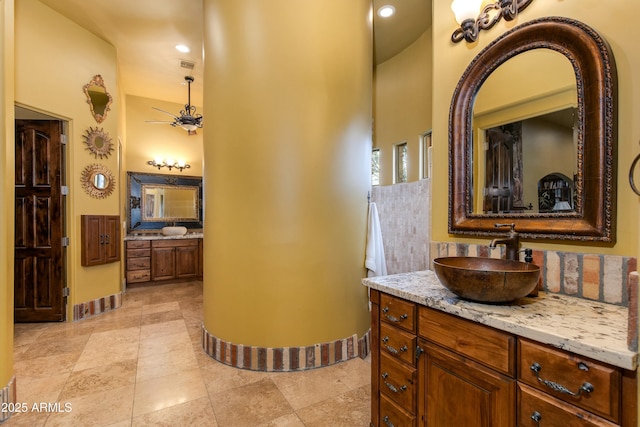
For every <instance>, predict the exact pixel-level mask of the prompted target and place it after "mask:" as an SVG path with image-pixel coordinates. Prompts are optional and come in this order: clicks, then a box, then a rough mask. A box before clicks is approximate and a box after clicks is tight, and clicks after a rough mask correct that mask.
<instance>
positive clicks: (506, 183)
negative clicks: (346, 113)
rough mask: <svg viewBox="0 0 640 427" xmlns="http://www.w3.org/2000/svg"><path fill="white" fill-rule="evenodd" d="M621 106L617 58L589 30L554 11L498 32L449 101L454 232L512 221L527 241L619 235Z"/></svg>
mask: <svg viewBox="0 0 640 427" xmlns="http://www.w3.org/2000/svg"><path fill="white" fill-rule="evenodd" d="M550 70H553V73H552V74H551V73H550ZM529 71H533V72H531V73H529ZM615 109H616V70H615V63H614V59H613V55H612V53H611V50H610V48H609V46H608V45H607V43H606V42H605V41H604V39H602V38H601V37H600V36H599V35H598V34H597V33H596V32H595V31H594V30H593V29H591V28H590V27H588V26H586V25H585V24H583V23H580V22H577V21H574V20H571V19H567V18H558V17H550V18H542V19H538V20H534V21H530V22H527V23H525V24H522V25H520V26H518V27H515V28H514V29H512V30H511V31H508V32H506V33H504V34H503V35H502V36H500V37H499V38H497V39H496V40H495V41H493V42H492V43H491V44H489V45H488V46H487V47H486V48H485V49H483V50H482V51H481V52H480V53H479V54H478V56H476V58H474V60H473V61H472V62H471V64H470V65H469V66H468V67H467V69H466V71H465V72H464V74H463V76H462V77H461V79H460V81H459V83H458V86H457V87H456V90H455V92H454V95H453V99H452V104H451V110H450V120H449V138H450V141H449V142H450V146H449V149H450V160H449V162H450V163H449V168H450V169H449V174H450V179H449V192H450V197H449V203H450V206H449V232H450V233H452V234H463V235H476V236H483V235H493V234H495V233H496V229H495V227H494V225H495V223H497V222H507V221H508V222H513V223H515V224H516V229H517V230H518V231H519V232H520V233H521V235H522V237H526V238H532V239H565V240H587V241H602V242H613V241H615V204H616V195H615V185H614V181H615V174H616V165H615V161H616V157H615V144H616V141H615V125H616V114H615ZM550 159H553V161H552V160H550ZM556 160H557V161H556Z"/></svg>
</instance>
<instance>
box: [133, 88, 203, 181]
mask: <svg viewBox="0 0 640 427" xmlns="http://www.w3.org/2000/svg"><path fill="white" fill-rule="evenodd" d="M184 96H185V100H186V97H187V89H186V87H185V92H184ZM126 106H127V112H126V134H127V138H126V143H127V147H126V156H125V157H126V159H125V161H126V165H127V167H126V169H127V170H128V171H133V172H146V173H162V174H170V175H193V176H202V135H203V134H204V132H206V128H202V129H198V131H197V134H196V135H188V134H187V132H186V131H185V130H184V129H181V128H174V127H171V126H170V125H169V124H164V123H163V124H158V123H147V122H146V120H156V121H164V120H168V121H171V120H172V119H171V117H170V116H168V115H166V114H163V113H161V112H159V111H157V110H154V109H153V108H152V107H155V108H160V109H162V110H165V111H168V112H170V113H172V114H178V112H179V111H180V110H183V109H184V105H182V104H176V103H172V102H166V101H160V100H157V99H149V98H142V97H139V96H131V95H127V97H126ZM198 112H199V113H202V111H201V109H200V108H199V107H198ZM203 115H204V114H203ZM204 125H205V126H206V125H207V123H206V122H204ZM156 157H162V158H167V157H172V158H174V159H176V160H180V159H181V160H185V161H186V162H187V163H189V164H190V165H191V168H189V169H185V170H184V171H183V172H180V171H178V170H175V169H172V170H171V171H169V170H168V169H167V168H162V170H160V171H158V169H156V168H153V167H151V166H149V165H148V164H147V162H148V161H149V160H153V159H155V158H156Z"/></svg>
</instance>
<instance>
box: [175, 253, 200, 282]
mask: <svg viewBox="0 0 640 427" xmlns="http://www.w3.org/2000/svg"><path fill="white" fill-rule="evenodd" d="M197 275H198V246H178V247H176V277H177V278H179V279H184V278H188V277H196V276H197Z"/></svg>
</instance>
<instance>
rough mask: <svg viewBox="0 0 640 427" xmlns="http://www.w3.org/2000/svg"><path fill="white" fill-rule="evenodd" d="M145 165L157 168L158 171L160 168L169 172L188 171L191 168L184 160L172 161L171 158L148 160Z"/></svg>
mask: <svg viewBox="0 0 640 427" xmlns="http://www.w3.org/2000/svg"><path fill="white" fill-rule="evenodd" d="M147 164H148V165H150V166H153V167H156V168H158V170H160V169H162V168H168V169H169V170H171V169H173V168H175V169H178V170H179V171H180V172H182V171H183V169H189V168H190V167H191V165H190V164H189V163H187V162H185V161H184V160H173V159H172V158H167V159H160V158H158V159H154V160H149V161H148V162H147Z"/></svg>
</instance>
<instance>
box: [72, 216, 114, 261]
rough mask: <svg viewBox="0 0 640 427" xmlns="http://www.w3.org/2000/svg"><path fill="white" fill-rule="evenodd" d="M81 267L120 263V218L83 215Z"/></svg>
mask: <svg viewBox="0 0 640 427" xmlns="http://www.w3.org/2000/svg"><path fill="white" fill-rule="evenodd" d="M80 218H81V224H80V235H81V243H82V251H81V255H80V265H82V266H83V267H91V266H94V265H101V264H108V263H111V262H117V261H120V217H119V216H118V215H81V217H80Z"/></svg>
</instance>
